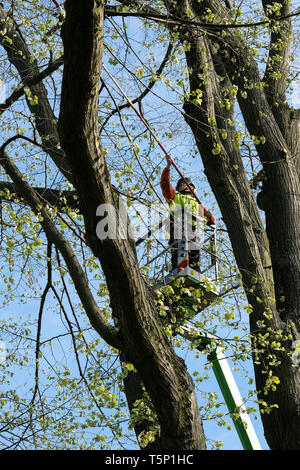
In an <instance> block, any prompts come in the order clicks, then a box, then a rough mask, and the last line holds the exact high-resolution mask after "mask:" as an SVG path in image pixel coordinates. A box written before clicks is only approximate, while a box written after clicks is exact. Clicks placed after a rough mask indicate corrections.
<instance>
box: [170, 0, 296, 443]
mask: <svg viewBox="0 0 300 470" xmlns="http://www.w3.org/2000/svg"><path fill="white" fill-rule="evenodd" d="M165 4H166V6H167V8H168V11H169V12H170V13H171V15H174V16H175V15H177V16H178V17H184V15H185V12H186V10H189V11H192V12H193V14H194V16H193V18H194V19H195V20H196V21H201V19H202V21H203V18H204V17H205V14H206V10H205V9H206V8H210V9H211V11H212V12H213V13H215V14H216V15H217V16H219V17H221V18H222V20H223V21H222V22H224V20H225V19H226V22H230V12H229V13H228V11H227V10H225V8H224V7H223V6H222V5H221V3H220V2H218V1H217V0H212V1H209V0H207V1H206V0H203V1H202V2H200V3H199V2H196V1H195V2H194V1H184V2H181V1H177V0H176V1H174V0H171V1H168V0H166V1H165ZM177 30H178V31H179V32H180V38H181V40H182V41H184V40H186V41H188V42H189V44H190V48H189V50H187V52H186V60H187V65H188V67H189V70H190V93H191V97H193V93H195V92H196V90H199V89H200V90H201V91H202V92H203V98H202V102H201V104H195V102H194V100H192V99H189V100H186V102H185V105H184V109H185V112H186V120H187V122H188V124H189V125H190V127H191V129H192V131H193V134H194V136H195V141H196V143H197V146H198V149H199V152H200V154H201V156H202V160H203V163H204V167H205V172H206V174H207V177H208V180H209V182H210V185H211V187H212V190H213V192H214V194H215V197H216V199H217V201H218V204H219V207H220V209H221V212H222V217H223V220H224V222H225V224H226V226H227V229H228V234H229V237H230V240H231V243H232V247H233V251H234V255H235V259H236V261H237V264H238V267H239V269H240V272H241V274H242V278H243V284H244V288H245V292H246V295H247V297H248V301H249V304H250V305H251V306H252V309H253V311H252V313H251V315H250V331H251V334H252V336H253V338H254V341H253V349H254V351H255V349H256V348H257V347H258V346H259V343H256V340H255V338H256V339H258V338H259V333H261V332H263V333H266V332H268V333H269V334H270V338H272V339H271V340H270V341H269V342H268V344H267V345H266V346H265V347H264V348H262V347H261V346H262V344H261V345H260V349H261V353H260V355H261V357H260V361H257V358H256V360H255V361H254V368H255V375H256V385H257V389H258V390H259V391H260V392H259V398H262V399H266V401H268V403H270V404H273V405H274V404H275V405H276V406H277V405H278V408H274V409H273V410H272V412H271V413H269V414H267V413H263V414H262V420H263V424H264V430H265V436H266V439H267V441H268V443H269V445H270V448H271V449H299V448H300V402H299V397H300V378H299V373H298V370H297V368H296V367H295V364H293V361H292V360H291V353H292V352H293V344H295V343H294V342H295V341H297V340H299V338H300V336H299V313H300V301H299V296H300V289H299V285H300V277H299V270H300V263H299V253H300V246H299V243H300V237H299V226H300V220H299V217H300V207H299V203H300V198H299V180H298V174H297V165H296V161H298V160H299V155H298V154H297V153H296V154H295V152H297V148H298V142H297V140H298V141H299V138H298V139H295V138H294V136H293V137H291V136H290V134H289V132H288V129H287V127H286V125H285V126H284V125H283V123H288V122H290V119H291V116H292V113H290V111H288V112H286V114H284V113H285V109H286V103H284V104H283V105H282V106H281V108H280V113H279V111H278V109H277V113H273V111H272V109H271V108H270V104H269V103H270V98H269V100H268V99H267V97H266V93H265V91H264V90H263V89H262V87H261V86H260V82H261V79H260V75H259V72H258V67H257V65H256V63H255V62H254V60H253V58H252V57H251V55H250V54H249V51H248V47H247V45H246V44H245V43H244V42H243V40H242V39H241V36H240V35H239V34H237V33H236V32H235V31H233V30H229V31H227V32H225V34H223V33H214V35H213V38H212V39H213V41H210V35H209V30H208V33H207V34H205V33H203V31H202V32H201V33H199V31H198V32H197V31H195V28H189V27H188V26H187V25H184V26H181V27H180V28H178V29H177ZM212 42H213V43H214V45H216V44H218V45H219V48H218V49H216V48H215V47H214V46H213V45H212ZM282 62H283V64H284V65H283V67H284V70H285V73H286V57H285V59H284V60H283V61H282ZM220 69H222V70H223V73H222V74H221V75H222V77H223V78H224V79H225V80H227V81H229V84H231V85H236V86H237V87H238V90H239V92H238V95H237V96H238V99H239V105H240V109H241V111H242V113H243V116H244V119H245V123H246V126H247V128H248V130H249V133H250V134H251V135H254V136H259V137H260V136H264V137H265V138H266V143H265V144H262V143H260V144H258V145H257V146H256V149H257V152H258V154H259V157H260V159H261V163H262V166H263V169H264V173H265V182H264V187H263V197H264V210H265V213H266V231H265V229H264V227H263V224H262V221H261V219H260V216H259V213H258V210H257V207H256V204H255V201H254V198H253V195H252V193H251V189H250V186H249V183H248V181H247V177H246V173H245V170H244V167H243V162H242V158H241V155H240V153H239V150H237V149H236V146H235V145H234V144H235V141H234V133H235V130H234V129H232V128H231V129H230V128H228V124H227V123H228V122H229V120H230V121H233V113H232V108H230V109H229V110H227V109H226V107H225V106H222V105H221V106H220V103H222V101H223V96H222V85H221V84H220V83H219V82H218V80H217V73H218V74H219V72H220ZM245 83H247V84H248V85H250V86H249V87H245ZM269 86H270V89H272V87H275V84H271V83H270V84H269ZM275 88H276V91H274V93H277V94H279V93H280V94H281V96H282V94H283V86H282V84H281V86H280V87H279V86H277V85H276V87H275ZM246 89H247V90H246ZM243 90H246V91H247V97H246V98H245V97H242V94H241V92H242V91H243ZM244 96H245V95H244ZM278 113H279V114H280V119H279V118H278ZM287 113H288V114H287ZM294 117H295V116H294ZM277 120H278V122H277ZM213 122H215V125H214V124H212V123H213ZM283 127H284V134H283V132H282V130H283ZM295 127H296V126H295V125H294V126H293V129H292V130H293V131H294V130H295ZM219 129H226V131H228V132H227V136H228V137H227V139H226V140H222V139H221V138H220V133H219ZM288 136H289V137H288ZM285 137H287V138H285ZM289 142H296V144H295V145H294V146H293V147H289V145H288V143H289ZM217 144H218V145H219V149H220V152H219V153H218V154H217V155H214V154H213V153H212V150H213V149H214V148H215V147H216V145H217ZM274 298H275V299H276V304H274V302H273V299H274ZM262 321H263V322H264V327H263V328H262V329H260V328H259V322H262ZM260 324H261V323H260ZM276 338H277V341H278V338H279V339H280V341H281V346H282V349H281V350H280V351H274V350H273V347H272V341H275V342H276ZM274 355H276V356H277V361H275V362H274V364H273V366H272V367H271V366H269V367H266V365H268V364H269V363H270V362H271V360H272V357H273V358H274ZM254 357H255V354H254ZM266 369H267V370H268V372H267V374H269V376H268V375H267V374H266ZM271 374H273V376H277V377H278V378H279V380H280V383H279V384H278V385H277V386H274V387H273V388H274V389H275V390H269V391H268V393H267V394H266V395H264V392H263V390H266V383H267V380H266V379H269V378H270V376H272V375H271ZM262 412H263V409H262Z"/></svg>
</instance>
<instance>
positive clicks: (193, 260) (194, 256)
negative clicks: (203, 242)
mask: <svg viewBox="0 0 300 470" xmlns="http://www.w3.org/2000/svg"><path fill="white" fill-rule="evenodd" d="M189 266H190V268H192V269H194V270H195V271H198V272H200V256H199V250H191V251H189Z"/></svg>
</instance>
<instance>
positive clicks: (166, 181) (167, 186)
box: [160, 161, 176, 204]
mask: <svg viewBox="0 0 300 470" xmlns="http://www.w3.org/2000/svg"><path fill="white" fill-rule="evenodd" d="M170 169H171V163H170V162H169V161H168V162H167V166H166V168H165V169H164V170H163V172H162V174H161V179H160V187H161V190H162V193H163V196H164V198H165V199H166V201H167V203H168V204H169V203H170V202H172V201H173V200H174V198H175V195H176V191H175V189H174V188H173V186H172V185H171V183H170Z"/></svg>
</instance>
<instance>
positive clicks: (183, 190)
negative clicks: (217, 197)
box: [160, 155, 216, 271]
mask: <svg viewBox="0 0 300 470" xmlns="http://www.w3.org/2000/svg"><path fill="white" fill-rule="evenodd" d="M166 160H167V166H166V168H165V169H164V170H163V172H162V175H161V180H160V186H161V189H162V193H163V195H164V197H165V199H166V201H167V203H168V204H169V209H170V240H169V244H170V245H173V248H172V250H171V254H172V270H173V269H176V268H177V266H178V262H177V260H178V244H177V243H176V240H179V239H180V238H182V237H180V234H182V233H185V234H188V240H189V241H193V240H194V239H195V233H196V230H197V221H196V220H195V216H197V217H201V218H205V219H206V221H207V224H208V225H215V223H216V218H215V216H214V215H212V214H211V212H210V211H209V210H208V209H207V208H206V207H205V206H204V204H202V203H201V204H199V202H198V201H197V200H196V198H195V196H194V194H193V193H195V192H196V188H195V185H194V184H193V183H192V182H191V180H190V179H189V178H185V180H186V181H187V182H188V183H189V186H191V187H192V189H193V192H192V191H191V189H190V188H189V187H188V185H187V184H186V182H185V181H184V179H183V178H180V179H179V180H178V182H177V185H176V190H175V189H174V188H173V186H172V185H171V183H170V169H171V164H172V158H171V156H170V155H167V157H166ZM178 214H180V217H178ZM198 223H199V221H198ZM184 224H187V226H188V230H185V232H183V231H182V226H183V225H184ZM178 235H179V236H178ZM199 264H200V262H199V249H197V250H193V249H191V250H189V266H190V268H192V269H194V270H197V271H199Z"/></svg>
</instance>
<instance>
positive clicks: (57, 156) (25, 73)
mask: <svg viewBox="0 0 300 470" xmlns="http://www.w3.org/2000/svg"><path fill="white" fill-rule="evenodd" d="M0 32H1V34H0V43H1V44H2V46H3V47H4V49H5V50H6V52H7V56H8V59H9V61H10V62H11V64H12V65H13V66H14V67H15V68H16V69H17V71H18V73H19V75H20V77H21V80H22V82H23V85H24V86H28V87H29V88H30V91H31V95H32V96H37V98H38V102H37V103H36V104H33V103H32V100H30V99H29V98H28V97H27V96H26V100H27V105H28V108H29V110H30V112H31V113H32V115H33V116H34V117H35V122H36V128H37V131H38V133H39V134H40V137H41V139H42V143H43V146H44V148H45V149H47V152H48V154H49V155H50V157H51V158H52V160H53V161H54V163H55V164H56V166H57V167H58V168H59V170H60V171H61V172H62V173H63V175H64V176H65V177H66V178H67V180H68V181H70V182H73V181H72V174H71V172H70V168H69V166H68V164H67V161H66V158H65V155H64V152H63V151H62V150H61V148H60V145H59V137H58V133H57V127H56V117H55V115H54V113H53V111H52V108H51V106H50V104H49V100H48V97H47V90H46V88H45V86H44V84H43V82H41V81H40V82H38V83H37V84H35V85H31V83H32V80H33V81H34V80H35V79H36V78H37V77H39V76H40V70H39V67H38V64H37V62H36V60H34V61H32V60H31V59H32V56H31V53H30V51H29V49H28V47H27V45H26V44H25V42H24V40H23V38H22V37H21V35H20V34H19V32H18V31H17V29H16V27H15V24H14V20H13V19H12V18H11V17H9V16H8V15H7V14H6V13H5V11H4V9H3V7H2V5H0Z"/></svg>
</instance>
